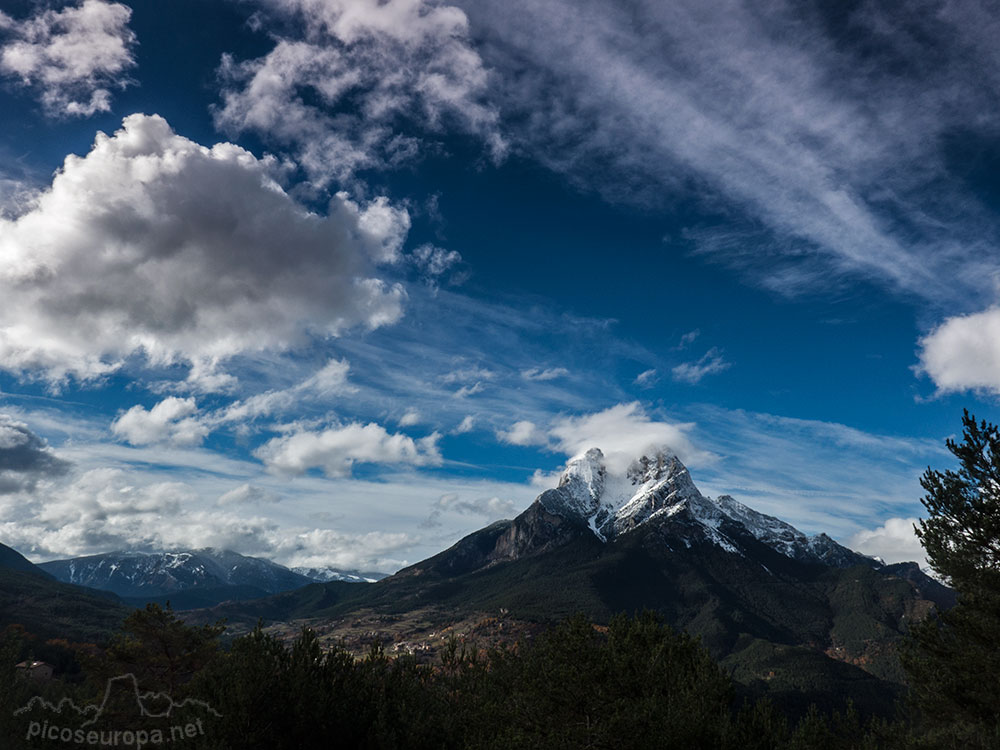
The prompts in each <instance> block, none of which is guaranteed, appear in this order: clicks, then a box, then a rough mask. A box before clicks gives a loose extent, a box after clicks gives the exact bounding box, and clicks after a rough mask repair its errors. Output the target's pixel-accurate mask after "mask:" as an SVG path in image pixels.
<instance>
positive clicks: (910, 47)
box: [0, 0, 1000, 570]
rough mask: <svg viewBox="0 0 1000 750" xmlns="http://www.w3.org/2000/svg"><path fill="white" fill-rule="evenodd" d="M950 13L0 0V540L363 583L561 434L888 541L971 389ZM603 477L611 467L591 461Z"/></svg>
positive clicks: (519, 477)
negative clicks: (203, 553)
mask: <svg viewBox="0 0 1000 750" xmlns="http://www.w3.org/2000/svg"><path fill="white" fill-rule="evenodd" d="M997 31H1000V18H998V17H997V15H996V14H993V13H990V12H988V11H987V10H986V9H984V7H983V6H981V5H980V4H977V3H973V2H966V1H964V0H954V1H952V2H937V3H933V4H923V3H918V4H916V5H913V6H910V7H908V8H906V9H902V8H900V7H898V4H894V3H882V2H875V1H872V2H857V3H848V4H844V3H827V2H809V3H805V4H803V3H791V2H779V1H778V0H769V1H768V2H764V3H745V2H737V1H736V0H728V1H727V0H713V1H712V2H708V3H705V2H704V1H700V2H694V1H693V0H692V1H691V2H688V1H687V0H682V1H681V2H676V3H670V4H666V6H665V4H663V3H653V2H645V1H644V0H635V1H632V2H624V3H610V2H606V1H605V2H596V1H592V0H584V1H583V2H580V1H579V0H577V1H575V2H570V0H546V1H545V2H539V1H538V0H511V1H510V2H506V3H488V2H481V1H480V0H463V1H462V2H457V3H454V4H452V3H448V2H440V3H434V2H426V1H425V0H390V2H383V3H379V2H375V0H178V1H177V2H173V3H171V7H170V12H169V13H167V12H165V11H164V10H163V8H162V7H161V6H160V5H159V4H156V3H139V2H136V3H127V2H125V3H112V2H108V1H107V0H85V2H68V3H67V2H58V1H53V2H27V1H26V2H7V3H5V4H4V9H3V12H2V14H0V112H2V113H3V114H2V116H0V299H2V300H3V301H4V302H3V305H2V306H0V415H2V416H0V541H3V542H5V543H7V544H10V545H12V546H15V547H16V548H18V549H20V550H21V551H23V552H24V553H26V554H28V555H29V556H31V557H32V558H34V559H51V558H54V557H63V556H69V555H78V554H89V553H96V552H102V551H110V550H113V549H124V548H138V549H162V548H177V547H200V546H209V545H211V546H220V547H229V548H232V549H235V550H237V551H240V552H244V553H246V554H254V555H261V556H267V557H271V558H273V559H276V560H278V561H280V562H284V563H287V564H290V565H308V566H322V565H332V566H339V567H352V568H363V569H381V570H393V569H395V568H398V567H400V566H401V565H403V564H406V563H410V562H414V561H416V560H419V559H421V558H423V557H425V556H427V555H429V554H432V553H434V552H436V551H438V550H440V549H441V548H443V547H445V546H447V545H449V544H451V543H453V542H454V541H455V540H456V539H458V538H459V537H460V536H461V535H463V534H465V533H468V532H469V531H472V530H474V529H476V528H479V527H481V526H483V525H485V524H486V523H488V522H490V521H493V520H496V519H498V518H504V517H511V516H513V515H514V514H515V513H517V512H519V511H520V510H521V509H523V508H524V507H526V506H527V505H528V503H530V501H531V500H532V499H533V498H534V496H535V495H536V494H537V493H538V491H539V489H540V488H542V487H545V486H546V485H547V484H551V483H552V482H553V481H555V479H554V476H553V474H554V472H558V470H559V468H560V466H561V465H562V464H563V463H565V461H566V460H567V459H568V458H570V457H572V456H573V455H574V454H576V453H577V452H579V451H582V450H586V449H587V448H589V447H593V446H595V445H596V446H598V447H601V448H602V449H604V450H605V452H606V453H608V454H609V455H612V456H618V457H619V459H620V460H625V457H627V456H630V455H634V454H636V453H641V452H642V451H643V450H645V449H647V448H649V447H650V446H652V445H665V446H667V447H669V448H670V449H672V450H674V451H675V452H677V453H678V455H679V456H680V457H681V458H682V460H684V461H685V462H686V463H687V464H688V466H689V468H690V469H691V471H692V475H693V477H694V479H695V481H696V483H697V484H698V485H699V487H700V488H701V489H702V491H703V492H705V493H707V494H711V495H716V494H721V493H730V494H732V495H734V496H736V497H737V498H739V499H741V500H743V501H744V502H746V503H747V504H749V505H751V506H753V507H756V508H757V509H759V510H761V511H764V512H768V513H773V514H776V515H779V516H781V517H782V518H784V519H786V520H788V521H790V522H792V523H794V524H796V525H797V526H799V527H801V528H802V529H803V530H805V531H809V532H819V531H825V532H827V533H830V534H831V535H832V536H834V537H835V538H837V539H839V540H841V541H843V542H845V543H847V544H850V545H852V546H854V547H855V548H857V549H860V550H862V551H865V552H868V553H871V554H880V555H883V556H884V557H886V558H887V559H892V560H895V559H913V558H918V557H919V555H920V549H919V545H918V544H917V543H916V541H915V539H914V538H913V535H912V533H911V531H910V525H911V520H910V519H913V518H915V517H916V516H918V515H919V513H920V510H921V506H920V503H919V498H920V495H921V490H920V487H919V482H918V479H919V476H920V474H921V473H922V471H923V470H924V469H925V468H926V467H927V466H928V465H934V466H936V467H939V466H946V465H949V457H948V454H947V452H946V451H945V450H944V447H943V442H944V439H945V438H946V437H948V436H952V435H953V434H954V433H955V431H956V430H957V429H958V427H959V425H960V421H959V417H960V414H961V410H962V408H963V407H968V408H969V409H970V410H971V411H973V412H974V413H975V414H977V415H978V416H981V417H984V418H987V419H995V418H994V417H993V411H994V409H995V404H996V395H997V393H998V392H1000V307H998V306H997V288H998V287H997V284H998V280H1000V275H998V271H1000V252H998V250H997V248H998V244H997V243H998V238H1000V213H998V201H1000V190H998V187H997V185H998V183H997V180H996V177H995V173H996V169H995V167H996V164H997V161H998V159H1000V140H998V135H1000V131H998V128H997V125H996V122H995V118H994V117H993V113H995V112H996V111H997V105H998V103H1000V102H998V101H997V100H998V95H997V94H996V93H995V92H997V91H1000V87H998V86H997V84H998V82H1000V57H998V55H997V53H996V51H995V44H994V43H993V40H994V39H995V38H996V32H997ZM613 460H615V459H613Z"/></svg>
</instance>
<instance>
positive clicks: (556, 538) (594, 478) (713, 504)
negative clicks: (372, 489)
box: [404, 448, 882, 576]
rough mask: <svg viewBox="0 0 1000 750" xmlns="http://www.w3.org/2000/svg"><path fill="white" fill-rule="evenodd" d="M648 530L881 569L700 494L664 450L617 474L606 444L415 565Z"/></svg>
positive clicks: (497, 557) (672, 540) (669, 537)
mask: <svg viewBox="0 0 1000 750" xmlns="http://www.w3.org/2000/svg"><path fill="white" fill-rule="evenodd" d="M639 530H644V531H655V534H656V539H658V540H659V542H660V543H661V544H662V545H663V547H664V548H665V549H666V550H673V551H677V550H681V549H690V548H691V547H693V546H698V545H713V546H715V547H719V548H721V549H722V550H725V551H726V552H729V553H731V554H734V555H739V556H743V557H750V558H756V557H758V556H759V553H760V548H761V545H763V546H764V547H766V548H768V549H769V550H771V551H773V552H777V553H779V554H781V555H783V556H784V557H787V558H789V559H791V560H795V561H796V562H800V563H807V564H816V565H824V566H829V567H835V568H847V567H851V566H853V565H859V564H860V565H865V566H869V567H872V568H880V567H882V563H881V562H880V561H878V560H876V559H874V558H870V557H866V556H865V555H861V554H858V553H857V552H853V551H852V550H850V549H847V548H846V547H843V546H842V545H840V544H837V542H835V541H834V540H833V539H831V538H830V537H828V536H827V535H826V534H817V535H815V536H808V535H806V534H804V533H802V532H801V531H799V530H798V529H796V528H795V527H794V526H792V525H791V524H788V523H786V522H784V521H782V520H781V519H779V518H775V517H773V516H768V515H765V514H763V513H759V512H757V511H755V510H754V509H752V508H749V507H747V506H746V505H744V504H743V503H740V502H739V501H737V500H735V499H733V498H732V497H730V496H729V495H722V496H720V497H718V498H715V499H712V498H708V497H706V496H704V495H702V494H701V492H700V491H699V490H698V488H697V487H696V486H695V484H694V482H693V481H692V479H691V475H690V473H689V472H688V470H687V467H685V466H684V464H683V463H682V462H681V461H680V459H679V458H677V456H675V455H673V454H671V453H667V452H663V451H659V452H656V453H654V454H652V455H650V456H641V457H640V458H637V459H636V460H634V461H633V462H632V463H631V465H630V466H629V467H628V469H627V470H626V471H625V473H624V474H619V475H616V474H614V473H612V472H610V471H609V470H608V467H607V465H606V462H605V459H604V454H603V453H602V452H601V450H600V449H598V448H591V449H590V450H588V451H587V452H586V453H584V454H582V455H580V456H578V457H576V458H574V459H573V460H571V461H570V462H569V463H568V464H567V466H566V469H565V471H564V472H563V473H562V475H561V476H560V477H559V481H558V484H557V486H556V487H555V488H554V489H549V490H545V491H544V492H542V494H540V495H539V496H538V497H537V499H536V500H535V501H534V503H532V504H531V506H530V507H529V508H528V509H527V510H525V511H524V512H523V513H521V514H520V515H519V516H517V518H515V519H514V520H513V521H500V522H497V523H495V524H493V525H491V526H488V527H486V528H485V529H482V530H480V531H478V532H475V533H473V534H471V535H469V536H468V537H465V538H464V539H462V540H461V541H460V542H458V544H456V545H455V546H454V547H452V548H451V549H449V550H447V551H446V552H444V553H442V554H441V555H437V556H435V557H432V558H430V560H427V561H425V562H423V563H419V564H418V565H416V566H413V568H410V569H407V571H404V572H408V573H413V574H418V575H419V574H420V573H422V572H425V571H429V570H434V572H436V573H441V574H445V575H449V576H453V575H458V574H461V573H468V572H471V571H473V570H477V569H479V568H483V567H486V566H490V565H494V564H497V563H500V562H506V561H511V560H517V559H519V558H522V557H524V556H527V555H534V554H540V553H543V552H546V551H549V550H553V549H556V548H558V547H561V546H563V545H564V544H567V543H568V542H570V541H572V540H574V539H579V538H581V537H586V536H590V537H593V538H596V539H597V540H598V541H600V542H602V543H605V544H607V543H613V542H615V541H617V540H620V539H622V538H624V537H625V536H627V535H630V534H634V533H636V532H637V531H639Z"/></svg>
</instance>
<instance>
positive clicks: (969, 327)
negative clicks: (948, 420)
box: [920, 307, 1000, 393]
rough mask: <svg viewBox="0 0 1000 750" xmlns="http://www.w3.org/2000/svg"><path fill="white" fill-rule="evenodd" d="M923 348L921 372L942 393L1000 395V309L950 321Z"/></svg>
mask: <svg viewBox="0 0 1000 750" xmlns="http://www.w3.org/2000/svg"><path fill="white" fill-rule="evenodd" d="M920 346H921V351H920V369H921V370H922V371H923V372H925V373H926V374H927V375H929V376H930V378H931V379H932V380H933V381H934V384H935V385H936V386H937V387H938V390H939V391H941V392H943V393H947V392H952V391H963V390H982V391H991V392H993V393H1000V307H991V308H990V309H988V310H984V311H982V312H978V313H974V314H972V315H959V316H955V317H953V318H948V319H947V320H946V321H945V322H944V323H942V324H941V325H939V326H938V327H937V328H935V329H934V330H933V331H931V332H930V333H929V334H927V335H926V336H925V337H924V338H923V339H921V341H920Z"/></svg>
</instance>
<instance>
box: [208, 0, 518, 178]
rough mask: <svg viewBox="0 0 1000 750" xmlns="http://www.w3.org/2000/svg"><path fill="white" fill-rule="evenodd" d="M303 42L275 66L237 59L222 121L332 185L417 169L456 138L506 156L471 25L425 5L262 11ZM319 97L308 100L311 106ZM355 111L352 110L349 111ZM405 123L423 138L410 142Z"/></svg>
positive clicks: (312, 4) (279, 39) (367, 0)
mask: <svg viewBox="0 0 1000 750" xmlns="http://www.w3.org/2000/svg"><path fill="white" fill-rule="evenodd" d="M259 3H260V5H261V6H262V7H263V8H264V9H265V11H266V12H269V13H271V14H273V15H275V16H276V17H278V18H280V19H281V20H282V21H283V22H284V24H285V26H286V28H288V27H294V29H295V31H293V32H290V33H289V34H288V35H286V36H276V38H275V46H274V48H273V49H272V50H271V51H270V52H269V53H268V54H267V55H265V56H264V57H261V58H257V59H254V60H248V61H242V62H238V61H236V60H234V59H233V58H232V57H229V56H227V57H226V58H224V60H223V65H222V69H221V73H222V77H223V80H224V81H225V88H224V90H223V95H222V104H221V106H219V107H218V108H217V109H216V111H215V118H216V124H217V125H218V126H219V127H220V128H222V129H224V130H227V131H231V132H237V133H239V132H245V131H253V132H256V133H259V134H261V135H263V136H265V137H266V138H269V139H273V140H274V141H276V142H278V143H280V144H283V145H284V146H287V147H289V148H291V150H292V152H293V153H294V154H295V156H296V159H297V160H298V161H299V163H301V164H302V166H303V167H304V168H305V169H306V171H307V172H308V173H309V175H310V176H311V178H312V179H313V180H314V181H315V182H317V183H320V184H325V183H327V182H329V181H330V180H334V179H336V180H341V181H344V180H348V179H350V178H351V177H352V176H353V175H354V173H355V172H357V171H358V170H359V169H366V168H372V167H386V166H393V165H397V164H400V163H403V162H406V161H410V160H412V159H414V158H415V157H417V156H418V155H419V154H420V153H421V151H422V150H423V149H424V146H425V139H424V138H423V137H422V136H421V135H419V131H424V132H426V133H428V134H434V133H439V132H443V131H445V130H450V129H455V130H458V131H460V132H464V133H468V134H471V135H474V136H477V137H479V138H480V139H482V140H483V141H484V142H485V143H486V144H487V147H488V149H489V151H490V152H491V154H492V155H493V156H494V157H495V158H499V157H500V156H501V155H502V154H503V153H504V152H505V150H506V143H505V142H504V140H503V138H502V137H501V135H500V132H499V126H498V119H499V118H498V114H497V112H496V110H495V109H494V108H493V107H492V106H491V105H490V104H489V102H488V101H487V99H486V93H487V82H488V73H487V70H486V68H485V66H484V65H483V62H482V60H481V59H480V57H479V54H478V53H477V52H476V50H475V49H474V48H473V46H472V44H471V42H470V39H469V31H468V20H467V19H466V16H465V14H464V13H463V12H462V11H461V10H460V9H459V8H456V7H455V6H451V5H444V4H438V3H429V2H424V0H391V1H390V2H380V1H379V0H360V1H359V0H350V1H349V0H259ZM303 92H308V96H303ZM348 101H349V102H350V106H349V107H345V106H344V104H345V103H347V102H348ZM400 121H410V122H411V123H412V124H413V125H415V126H416V127H415V128H412V127H411V128H408V129H407V131H406V132H405V133H404V132H402V131H401V130H400V129H399V123H400Z"/></svg>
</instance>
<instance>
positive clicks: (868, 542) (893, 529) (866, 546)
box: [847, 518, 927, 568]
mask: <svg viewBox="0 0 1000 750" xmlns="http://www.w3.org/2000/svg"><path fill="white" fill-rule="evenodd" d="M916 522H917V519H916V518H889V519H887V520H886V522H885V523H884V524H882V525H881V526H879V527H878V528H875V529H865V530H863V531H859V532H857V533H856V534H854V536H852V537H850V538H849V539H848V540H847V546H848V547H850V548H851V549H855V550H857V551H858V552H862V553H864V554H866V555H872V556H875V557H881V558H882V559H883V560H885V561H886V562H887V563H890V564H891V563H897V562H910V561H914V562H917V563H919V564H920V567H922V568H926V567H927V557H926V554H925V552H924V548H923V546H922V545H921V544H920V539H918V538H917V535H916V534H915V533H914V531H913V525H914V524H915V523H916Z"/></svg>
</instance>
